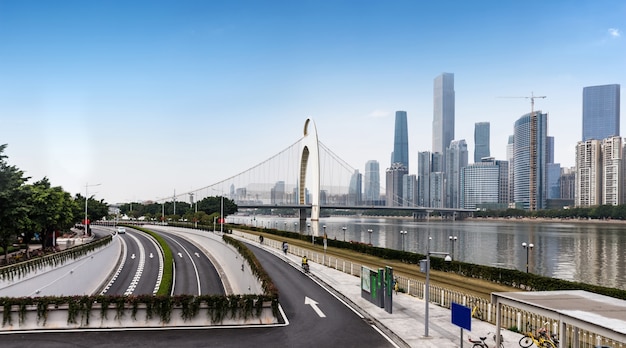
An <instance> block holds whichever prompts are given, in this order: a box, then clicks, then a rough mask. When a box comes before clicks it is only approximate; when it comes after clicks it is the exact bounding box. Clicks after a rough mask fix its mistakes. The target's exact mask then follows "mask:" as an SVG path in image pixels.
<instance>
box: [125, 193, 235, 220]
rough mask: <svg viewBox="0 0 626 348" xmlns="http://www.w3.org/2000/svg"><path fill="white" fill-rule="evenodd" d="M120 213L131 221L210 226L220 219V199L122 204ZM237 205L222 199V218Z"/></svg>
mask: <svg viewBox="0 0 626 348" xmlns="http://www.w3.org/2000/svg"><path fill="white" fill-rule="evenodd" d="M119 209H120V213H121V214H124V215H126V216H128V217H129V218H131V219H138V218H140V217H144V218H145V219H146V220H149V221H151V220H152V221H175V222H178V221H186V222H198V223H199V224H202V225H210V224H212V223H213V222H215V221H217V219H219V218H220V217H221V212H222V197H219V196H218V197H206V198H204V199H202V200H199V201H197V202H194V204H193V205H192V204H189V203H187V202H174V201H170V202H163V203H155V202H148V203H145V202H144V203H136V202H134V203H124V204H122V205H120V207H119ZM237 209H238V208H237V204H235V202H234V201H233V200H231V199H228V198H224V199H223V211H224V217H226V216H228V215H231V214H234V213H236V212H237Z"/></svg>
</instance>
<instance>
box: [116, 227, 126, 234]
mask: <svg viewBox="0 0 626 348" xmlns="http://www.w3.org/2000/svg"><path fill="white" fill-rule="evenodd" d="M124 233H126V228H125V227H118V228H117V234H124Z"/></svg>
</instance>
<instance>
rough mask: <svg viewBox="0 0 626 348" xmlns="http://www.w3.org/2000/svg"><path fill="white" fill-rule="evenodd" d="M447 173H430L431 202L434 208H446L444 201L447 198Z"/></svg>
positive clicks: (430, 205)
mask: <svg viewBox="0 0 626 348" xmlns="http://www.w3.org/2000/svg"><path fill="white" fill-rule="evenodd" d="M444 176H445V173H444V172H432V173H430V204H429V205H428V206H429V207H432V208H444V206H443V205H444V202H445V198H446V187H445V184H444V183H445V178H444Z"/></svg>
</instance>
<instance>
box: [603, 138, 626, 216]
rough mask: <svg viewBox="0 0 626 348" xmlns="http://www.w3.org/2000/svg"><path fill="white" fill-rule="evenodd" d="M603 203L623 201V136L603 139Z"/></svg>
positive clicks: (615, 203)
mask: <svg viewBox="0 0 626 348" xmlns="http://www.w3.org/2000/svg"><path fill="white" fill-rule="evenodd" d="M601 146H602V204H606V205H619V204H622V203H624V201H623V198H624V197H623V187H624V171H623V166H624V164H623V163H624V162H623V157H622V155H623V151H624V150H623V147H622V138H621V137H619V136H616V137H610V138H606V139H604V140H602V145H601Z"/></svg>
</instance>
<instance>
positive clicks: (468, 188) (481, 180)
mask: <svg viewBox="0 0 626 348" xmlns="http://www.w3.org/2000/svg"><path fill="white" fill-rule="evenodd" d="M508 172H509V164H508V163H507V162H506V161H496V160H494V159H493V158H490V157H484V158H483V159H482V161H481V162H479V163H474V164H470V165H468V166H467V167H464V168H463V169H461V205H460V207H461V208H463V209H476V208H477V207H479V206H481V205H482V206H483V207H485V205H489V207H488V208H492V209H493V208H496V209H501V208H503V207H506V206H507V203H508V198H509V193H508V191H509V174H508Z"/></svg>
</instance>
